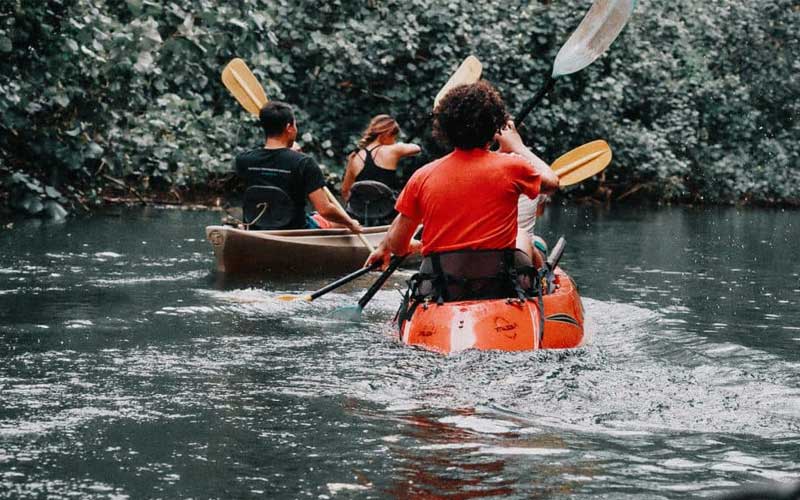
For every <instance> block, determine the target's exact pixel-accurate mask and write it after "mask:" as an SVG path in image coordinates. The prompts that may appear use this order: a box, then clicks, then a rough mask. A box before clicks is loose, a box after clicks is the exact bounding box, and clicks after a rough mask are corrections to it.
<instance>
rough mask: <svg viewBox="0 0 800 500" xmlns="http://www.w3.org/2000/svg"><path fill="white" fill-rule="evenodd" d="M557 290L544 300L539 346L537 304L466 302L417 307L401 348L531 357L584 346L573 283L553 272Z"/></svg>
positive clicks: (406, 326) (403, 330) (404, 331)
mask: <svg viewBox="0 0 800 500" xmlns="http://www.w3.org/2000/svg"><path fill="white" fill-rule="evenodd" d="M556 284H557V287H558V288H557V289H556V290H555V291H554V293H552V294H550V295H546V296H545V297H544V315H545V322H544V335H543V336H542V341H541V343H540V342H539V337H540V336H539V329H540V324H541V323H540V311H539V307H538V301H532V300H529V301H526V302H523V303H520V302H519V301H517V300H507V299H496V300H470V301H463V302H447V303H444V304H441V305H438V304H435V303H431V304H428V305H427V306H425V305H424V304H420V305H419V306H417V308H416V310H415V311H414V314H413V316H412V317H411V319H410V320H409V321H406V322H405V323H404V324H403V325H402V328H401V333H400V337H401V339H402V341H403V343H405V344H408V345H414V346H419V347H422V348H424V349H427V350H430V351H435V352H439V353H442V354H451V353H456V352H459V351H463V350H466V349H478V350H500V351H529V350H535V349H567V348H573V347H580V346H582V345H584V343H585V341H586V337H585V336H584V327H583V305H582V304H581V299H580V296H579V295H578V291H577V289H576V287H575V284H574V282H573V281H572V279H571V278H570V277H569V276H568V275H567V274H566V273H564V272H563V271H561V270H558V271H557V272H556Z"/></svg>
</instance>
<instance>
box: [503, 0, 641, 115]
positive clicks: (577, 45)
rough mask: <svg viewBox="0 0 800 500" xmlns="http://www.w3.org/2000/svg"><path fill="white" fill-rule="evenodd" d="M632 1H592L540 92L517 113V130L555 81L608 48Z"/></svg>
mask: <svg viewBox="0 0 800 500" xmlns="http://www.w3.org/2000/svg"><path fill="white" fill-rule="evenodd" d="M636 1H637V0H595V2H594V3H593V4H592V6H591V8H590V9H589V12H587V13H586V15H585V16H584V17H583V20H582V21H581V22H580V24H579V25H578V27H577V28H576V29H575V31H574V32H573V33H572V36H570V37H569V39H568V40H567V42H566V43H565V44H564V45H563V46H562V47H561V50H559V51H558V54H557V55H556V60H555V61H554V62H553V68H552V71H551V72H550V75H549V76H548V77H547V79H546V80H545V82H544V85H542V88H541V89H539V91H538V92H537V93H536V95H534V96H533V97H532V98H531V99H530V100H528V102H527V103H525V105H524V106H523V107H522V109H521V110H520V112H519V113H517V116H516V117H515V121H516V125H517V126H519V125H520V124H521V123H522V122H523V121H525V118H527V117H528V115H529V114H530V112H531V111H532V110H533V108H534V107H536V105H537V104H539V102H540V101H541V100H542V99H543V98H544V96H545V95H546V94H547V93H548V92H550V90H552V89H553V86H555V83H556V78H558V77H559V76H564V75H569V74H572V73H575V72H576V71H580V70H582V69H583V68H585V67H586V66H588V65H590V64H592V63H593V62H594V61H595V60H596V59H597V58H598V57H600V55H601V54H603V52H605V51H606V49H608V47H609V46H611V43H612V42H613V41H614V40H616V38H617V36H619V34H620V32H621V31H622V28H624V27H625V24H626V23H627V22H628V19H629V18H630V17H631V13H633V9H634V7H636Z"/></svg>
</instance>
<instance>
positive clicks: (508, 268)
mask: <svg viewBox="0 0 800 500" xmlns="http://www.w3.org/2000/svg"><path fill="white" fill-rule="evenodd" d="M515 254H516V251H515V250H504V251H503V268H504V269H503V272H504V273H505V274H506V275H507V276H506V279H508V280H509V281H510V282H511V286H512V287H513V288H514V292H516V294H517V298H518V299H519V300H522V301H524V300H527V299H528V295H527V294H526V293H525V290H523V289H522V285H521V284H520V282H519V273H520V271H521V269H519V270H518V269H517V266H516V262H515V258H514V257H515Z"/></svg>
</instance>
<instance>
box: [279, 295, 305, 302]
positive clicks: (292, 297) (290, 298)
mask: <svg viewBox="0 0 800 500" xmlns="http://www.w3.org/2000/svg"><path fill="white" fill-rule="evenodd" d="M275 298H276V299H278V300H282V301H284V302H291V301H293V300H305V301H306V302H311V301H312V300H313V299H312V298H311V295H308V294H306V295H278V296H277V297H275Z"/></svg>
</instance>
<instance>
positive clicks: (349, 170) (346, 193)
mask: <svg viewBox="0 0 800 500" xmlns="http://www.w3.org/2000/svg"><path fill="white" fill-rule="evenodd" d="M359 160H360V158H358V155H357V154H356V153H350V156H348V157H347V166H346V167H345V169H344V179H342V198H343V199H344V201H347V200H349V199H350V188H352V187H353V183H354V182H355V181H356V177H358V172H356V170H359V168H358V167H359V165H358V163H359ZM362 163H363V162H362ZM361 166H363V164H362V165H361Z"/></svg>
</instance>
